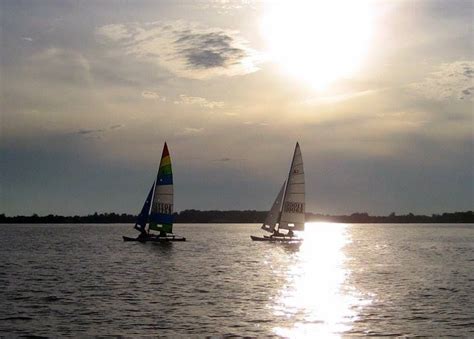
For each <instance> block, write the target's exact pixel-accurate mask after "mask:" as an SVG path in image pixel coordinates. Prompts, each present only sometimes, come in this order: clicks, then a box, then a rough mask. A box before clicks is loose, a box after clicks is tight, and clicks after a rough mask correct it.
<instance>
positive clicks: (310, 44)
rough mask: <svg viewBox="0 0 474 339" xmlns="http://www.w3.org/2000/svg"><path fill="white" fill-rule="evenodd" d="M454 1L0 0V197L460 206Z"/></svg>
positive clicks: (465, 77) (469, 195)
mask: <svg viewBox="0 0 474 339" xmlns="http://www.w3.org/2000/svg"><path fill="white" fill-rule="evenodd" d="M473 17H474V3H473V2H472V1H469V0H466V1H457V0H452V1H430V0H420V1H413V0H412V1H402V0H399V1H396V0H392V1H384V0H360V1H357V3H356V2H355V1H349V0H334V1H331V2H324V1H319V0H314V1H301V0H299V1H297V0H294V1H250V0H246V1H225V0H222V1H217V0H214V1H171V0H169V1H141V0H138V1H105V0H104V1H63V0H61V1H48V0H46V1H9V0H0V110H1V111H0V113H1V121H0V127H1V130H0V133H1V134H0V140H1V142H0V185H1V186H0V194H1V196H0V197H1V207H0V213H5V214H7V215H17V214H23V215H30V214H32V213H38V214H40V215H44V214H49V213H53V214H62V215H72V214H88V213H94V212H96V211H97V212H118V213H138V212H139V210H140V208H141V205H142V204H143V201H144V200H145V198H146V194H147V192H148V189H149V187H150V185H151V183H152V182H153V180H154V178H155V175H156V171H157V169H158V164H159V160H160V156H161V151H162V147H163V143H164V142H165V141H166V142H167V143H168V146H169V149H170V153H171V158H172V162H173V172H174V182H175V210H178V211H180V210H184V209H191V208H194V209H203V210H210V209H221V210H227V209H256V210H267V209H269V208H270V206H271V204H272V202H273V200H274V198H275V196H276V195H277V193H278V190H279V188H280V186H281V183H282V182H283V180H284V179H285V177H286V175H287V173H288V168H289V165H290V162H291V157H292V153H293V150H294V147H295V144H296V142H297V141H299V143H300V145H301V150H302V154H303V159H304V168H305V175H306V192H307V196H306V197H307V198H306V210H307V211H310V212H314V213H325V214H326V213H328V214H349V213H353V212H368V213H370V214H376V215H386V214H389V213H391V212H395V213H397V214H405V213H410V212H413V213H418V214H431V213H439V212H453V211H465V210H471V209H473V207H474V174H473V173H474V170H473V169H474V154H473V138H474V121H473V119H474V106H473V104H474V43H473V42H474V33H473V24H472V18H473Z"/></svg>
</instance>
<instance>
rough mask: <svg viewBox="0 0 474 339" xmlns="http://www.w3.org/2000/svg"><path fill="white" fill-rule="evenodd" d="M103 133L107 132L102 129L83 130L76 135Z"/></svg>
mask: <svg viewBox="0 0 474 339" xmlns="http://www.w3.org/2000/svg"><path fill="white" fill-rule="evenodd" d="M103 132H105V130H104V129H102V128H99V129H81V130H79V131H77V132H76V133H77V134H81V135H88V134H96V133H103Z"/></svg>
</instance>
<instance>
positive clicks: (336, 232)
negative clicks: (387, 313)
mask: <svg viewBox="0 0 474 339" xmlns="http://www.w3.org/2000/svg"><path fill="white" fill-rule="evenodd" d="M304 239H305V240H304V243H303V244H302V245H301V247H300V251H299V252H298V253H297V254H296V258H295V259H296V260H295V262H293V263H292V265H290V267H289V269H288V272H287V281H286V284H285V285H284V286H282V288H281V291H280V295H279V297H278V298H277V300H276V305H274V314H275V315H276V316H284V317H286V318H287V320H288V324H293V325H291V326H281V327H276V328H274V332H275V334H277V335H281V336H285V337H298V338H302V337H308V338H314V337H315V336H316V337H325V338H328V337H339V334H340V333H342V332H345V331H348V330H350V329H351V323H352V322H353V321H354V319H355V318H356V316H357V314H356V310H355V309H356V307H357V306H358V305H357V304H358V303H360V302H361V300H359V299H358V298H356V297H355V294H354V293H353V292H354V291H352V292H351V291H350V290H349V289H347V288H346V287H345V286H344V282H345V281H346V279H347V277H348V275H349V274H350V272H349V270H348V269H347V268H346V267H345V262H346V256H345V254H344V252H343V248H344V246H345V245H347V244H348V243H350V239H349V236H348V232H347V225H345V224H332V223H307V224H306V230H305V232H304Z"/></svg>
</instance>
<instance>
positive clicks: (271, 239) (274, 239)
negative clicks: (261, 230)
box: [250, 235, 303, 243]
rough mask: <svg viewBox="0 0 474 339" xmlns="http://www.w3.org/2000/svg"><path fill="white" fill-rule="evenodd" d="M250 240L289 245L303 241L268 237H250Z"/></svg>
mask: <svg viewBox="0 0 474 339" xmlns="http://www.w3.org/2000/svg"><path fill="white" fill-rule="evenodd" d="M250 238H251V239H252V240H253V241H270V242H291V243H297V242H302V241H303V239H301V238H295V237H268V236H263V237H257V236H255V235H251V236H250Z"/></svg>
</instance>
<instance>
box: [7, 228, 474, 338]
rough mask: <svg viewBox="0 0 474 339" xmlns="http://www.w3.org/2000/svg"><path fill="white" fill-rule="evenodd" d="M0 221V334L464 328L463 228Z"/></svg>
mask: <svg viewBox="0 0 474 339" xmlns="http://www.w3.org/2000/svg"><path fill="white" fill-rule="evenodd" d="M306 228H307V230H306V231H305V234H304V237H305V242H304V243H303V244H302V245H301V246H289V245H281V244H274V243H261V242H252V241H251V240H250V238H249V235H251V234H261V232H260V230H259V225H247V224H239V225H215V224H207V225H175V228H174V229H175V233H176V234H179V235H183V236H186V237H187V238H188V241H187V242H184V243H172V244H152V243H148V244H141V243H124V242H123V241H122V235H129V236H135V231H134V230H133V229H132V226H131V225H54V226H41V225H17V226H13V225H1V226H0V229H1V234H2V236H1V238H0V256H1V261H0V302H1V307H0V336H2V335H13V336H20V335H35V336H54V337H63V336H104V335H115V336H119V335H120V336H125V337H136V336H160V335H163V336H172V335H187V336H189V335H191V336H192V335H197V336H205V335H206V336H226V335H239V336H268V335H269V336H282V337H298V338H300V337H305V336H306V337H310V338H314V337H318V336H319V337H324V338H326V337H344V336H357V335H360V336H365V335H374V336H382V335H397V336H416V335H422V336H434V337H440V336H448V335H458V336H464V337H474V225H351V224H348V225H344V224H307V226H306Z"/></svg>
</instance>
